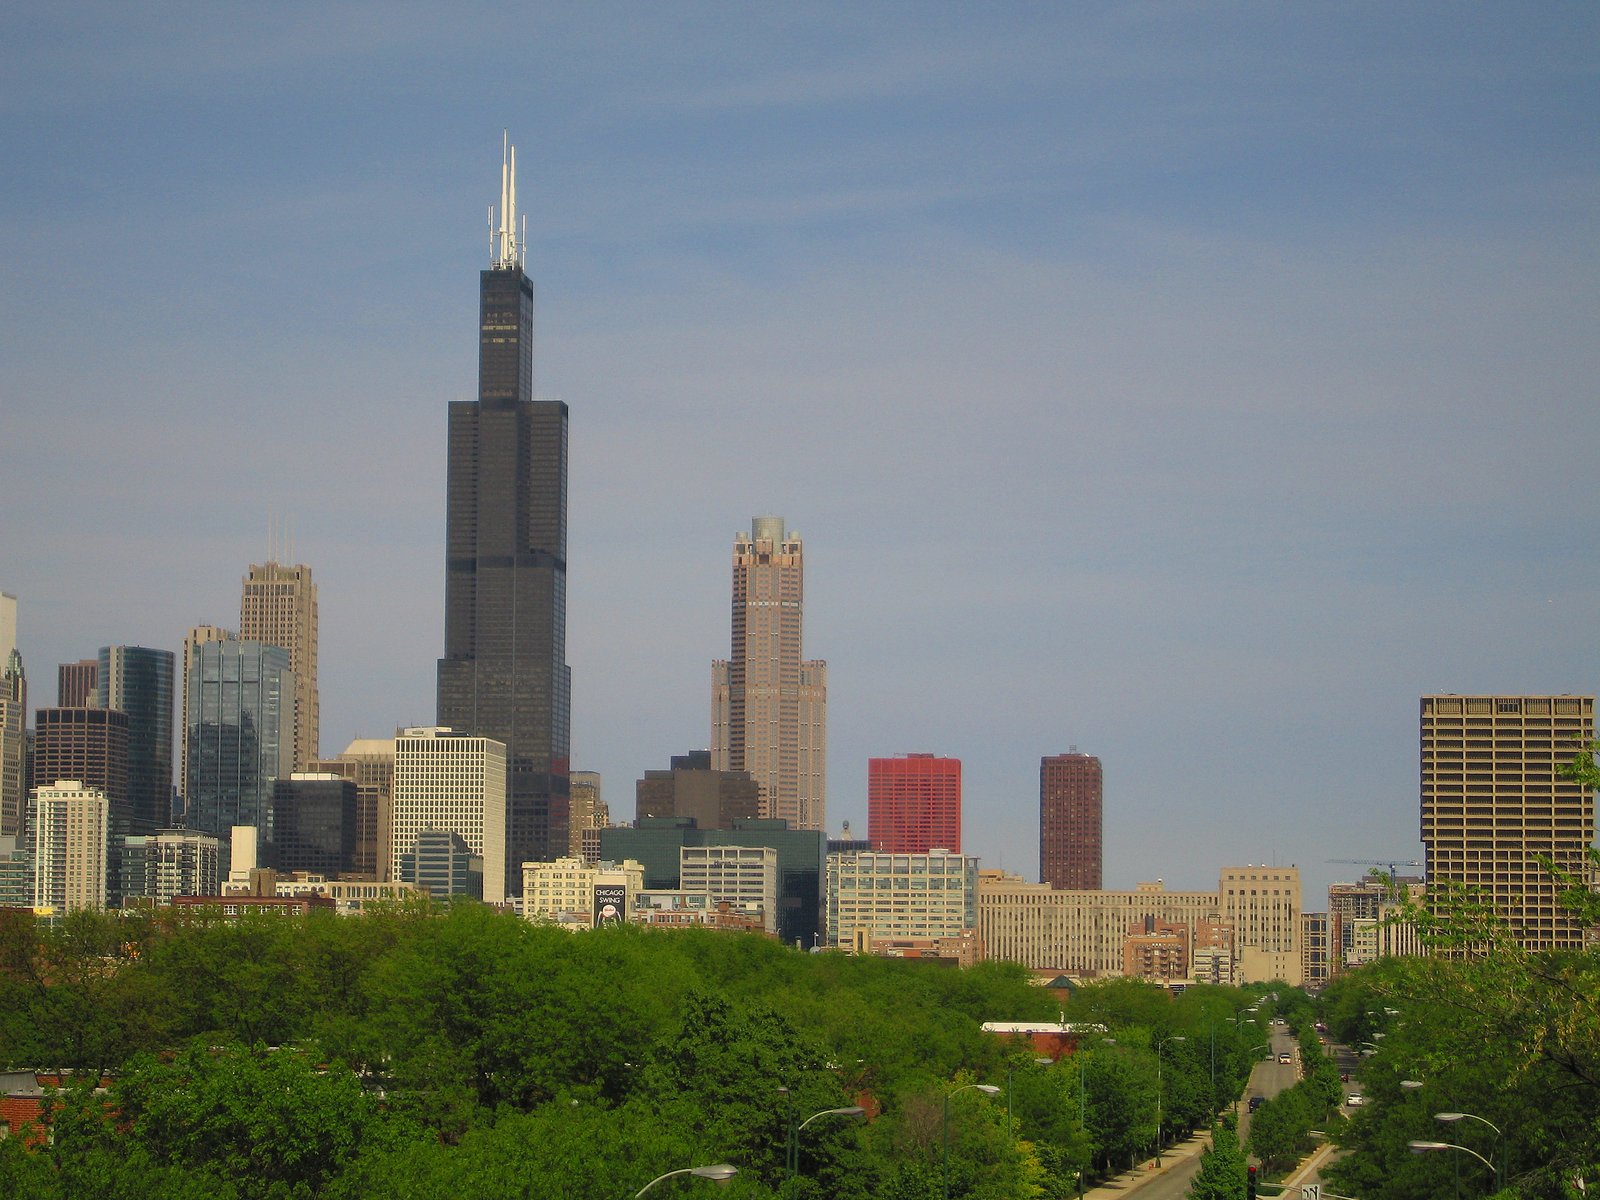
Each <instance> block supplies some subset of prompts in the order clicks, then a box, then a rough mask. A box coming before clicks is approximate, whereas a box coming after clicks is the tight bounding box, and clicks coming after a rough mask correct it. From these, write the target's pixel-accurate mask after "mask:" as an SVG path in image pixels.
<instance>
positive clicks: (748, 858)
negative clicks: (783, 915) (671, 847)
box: [678, 846, 778, 933]
mask: <svg viewBox="0 0 1600 1200" xmlns="http://www.w3.org/2000/svg"><path fill="white" fill-rule="evenodd" d="M678 886H679V887H680V888H682V889H683V890H684V891H685V892H704V893H705V894H706V895H708V896H710V897H711V901H712V903H713V904H720V903H726V904H727V905H728V906H729V907H730V908H731V909H733V910H734V911H735V912H741V913H744V914H745V915H746V916H756V917H759V918H760V922H761V927H762V928H763V929H765V930H766V931H767V932H768V933H777V932H778V852H777V851H776V850H775V849H773V848H772V847H771V846H685V847H683V848H682V849H681V850H679V851H678Z"/></svg>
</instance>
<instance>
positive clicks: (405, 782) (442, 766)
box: [389, 727, 543, 904]
mask: <svg viewBox="0 0 1600 1200" xmlns="http://www.w3.org/2000/svg"><path fill="white" fill-rule="evenodd" d="M506 768H507V764H506V750H505V746H504V744H503V743H501V742H497V741H495V740H494V739H493V738H486V737H474V736H472V735H471V734H468V733H461V732H459V731H456V730H452V729H429V728H425V727H424V728H415V729H403V730H401V731H400V732H399V733H398V734H396V735H395V739H394V842H393V845H392V847H391V850H390V853H391V855H392V857H391V860H390V863H389V878H390V879H398V880H403V881H405V882H407V883H420V882H422V879H421V877H420V876H419V875H418V874H417V872H418V870H419V869H420V867H419V860H418V855H419V850H418V846H419V842H423V843H425V842H426V835H427V834H429V833H438V832H447V833H453V834H457V835H459V836H460V838H461V839H462V840H463V841H464V842H465V843H466V844H467V846H468V847H469V848H470V849H471V851H472V853H473V854H475V855H480V856H481V857H482V859H483V866H482V870H483V890H482V898H483V899H484V901H486V902H487V903H489V904H503V903H505V902H506V901H507V900H508V899H510V895H511V894H510V892H508V891H507V888H508V887H509V888H511V889H512V890H513V891H514V890H515V889H516V888H518V887H520V886H521V883H522V863H521V862H519V863H517V869H516V873H515V874H514V875H507V874H506V864H507V862H508V861H509V859H508V858H507V855H506V776H507V769H506ZM424 857H426V856H424ZM407 859H410V860H411V864H412V865H411V867H410V870H411V872H412V874H411V877H410V878H407V874H406V869H405V864H406V860H407ZM524 861H534V860H524ZM537 861H543V860H537Z"/></svg>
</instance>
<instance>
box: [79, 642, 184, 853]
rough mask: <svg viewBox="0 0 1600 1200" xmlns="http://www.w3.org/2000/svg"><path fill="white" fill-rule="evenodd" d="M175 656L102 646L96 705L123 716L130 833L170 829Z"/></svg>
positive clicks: (97, 678) (146, 650) (97, 671)
mask: <svg viewBox="0 0 1600 1200" xmlns="http://www.w3.org/2000/svg"><path fill="white" fill-rule="evenodd" d="M173 664H174V656H173V653H172V651H170V650H151V649H149V648H148V647H145V646H104V647H102V648H101V650H100V658H99V661H98V663H97V664H96V670H95V677H96V680H97V682H96V687H95V703H96V704H97V706H98V707H100V708H114V709H120V710H121V711H122V712H125V713H127V714H128V818H129V828H130V830H131V832H133V833H135V834H145V833H153V832H155V831H156V830H158V829H164V828H166V827H167V826H169V825H171V824H172V700H173V690H172V689H173V677H172V672H173Z"/></svg>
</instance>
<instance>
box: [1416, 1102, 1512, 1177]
mask: <svg viewBox="0 0 1600 1200" xmlns="http://www.w3.org/2000/svg"><path fill="white" fill-rule="evenodd" d="M1433 1119H1434V1120H1435V1121H1443V1122H1444V1123H1445V1124H1446V1125H1454V1124H1455V1123H1456V1122H1457V1121H1466V1120H1472V1121H1481V1122H1482V1123H1483V1124H1485V1125H1487V1126H1488V1127H1489V1128H1490V1129H1492V1130H1494V1164H1493V1170H1494V1190H1495V1191H1497V1192H1498V1191H1502V1190H1504V1188H1505V1167H1504V1163H1503V1161H1502V1160H1503V1159H1504V1155H1503V1154H1501V1152H1500V1140H1501V1138H1502V1137H1504V1136H1505V1135H1504V1134H1502V1133H1501V1132H1500V1127H1499V1126H1498V1125H1496V1124H1495V1123H1494V1122H1493V1121H1491V1120H1489V1119H1488V1118H1486V1117H1480V1116H1478V1114H1477V1113H1464V1112H1442V1113H1434V1114H1433Z"/></svg>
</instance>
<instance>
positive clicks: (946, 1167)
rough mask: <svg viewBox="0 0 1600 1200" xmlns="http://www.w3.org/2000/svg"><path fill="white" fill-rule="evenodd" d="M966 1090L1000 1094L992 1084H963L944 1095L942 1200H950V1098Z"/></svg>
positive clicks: (992, 1094)
mask: <svg viewBox="0 0 1600 1200" xmlns="http://www.w3.org/2000/svg"><path fill="white" fill-rule="evenodd" d="M968 1090H976V1091H980V1092H982V1093H983V1094H984V1095H985V1096H998V1095H999V1094H1000V1089H999V1088H997V1087H995V1085H994V1084H992V1083H964V1084H962V1085H961V1086H960V1087H958V1088H956V1090H955V1091H953V1092H946V1093H945V1094H944V1157H943V1160H942V1164H943V1169H942V1171H941V1172H940V1173H941V1174H942V1175H943V1176H944V1200H950V1097H951V1096H959V1095H960V1094H961V1093H962V1092H965V1091H968Z"/></svg>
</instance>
